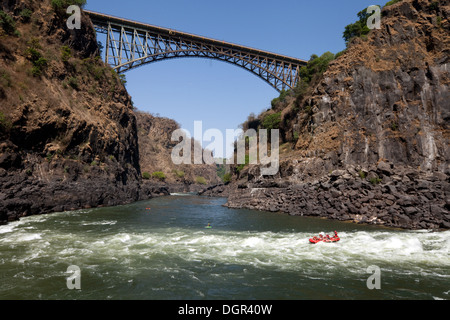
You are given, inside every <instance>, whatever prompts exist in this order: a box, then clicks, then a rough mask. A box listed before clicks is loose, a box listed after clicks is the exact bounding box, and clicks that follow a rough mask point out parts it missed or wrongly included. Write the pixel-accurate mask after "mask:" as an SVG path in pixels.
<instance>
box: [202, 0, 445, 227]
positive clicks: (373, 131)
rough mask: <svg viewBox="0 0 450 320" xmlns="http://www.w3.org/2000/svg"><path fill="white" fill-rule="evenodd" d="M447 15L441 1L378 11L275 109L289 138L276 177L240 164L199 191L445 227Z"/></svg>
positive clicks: (304, 211)
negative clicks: (225, 180) (308, 84)
mask: <svg viewBox="0 0 450 320" xmlns="http://www.w3.org/2000/svg"><path fill="white" fill-rule="evenodd" d="M449 13H450V6H449V3H448V1H428V0H404V1H400V2H399V3H396V4H393V5H390V6H386V7H384V8H383V10H382V21H381V29H380V30H372V31H371V32H370V33H369V35H368V36H367V38H355V39H353V40H352V41H351V43H350V44H349V46H348V48H347V50H346V51H345V52H344V53H343V54H342V55H341V56H340V57H339V58H337V59H336V60H334V61H332V62H331V63H330V65H329V67H328V70H327V71H326V72H325V73H324V75H323V77H322V78H321V81H319V82H318V83H317V84H316V85H315V86H314V87H313V88H310V90H309V92H308V93H307V94H306V95H303V96H300V97H294V98H289V99H286V102H285V103H284V104H283V105H282V106H281V107H279V109H278V110H277V111H279V112H280V113H281V115H282V119H281V128H280V129H281V131H282V134H281V136H283V137H286V138H285V140H284V141H282V143H285V145H289V141H295V142H294V143H292V148H291V150H290V151H288V152H282V154H281V161H280V163H281V166H280V172H279V174H278V175H277V176H274V177H263V176H261V175H260V174H259V168H258V167H255V166H248V167H247V168H246V169H244V170H242V171H240V172H235V173H236V174H235V176H234V179H233V182H232V183H231V184H230V185H229V186H227V187H224V186H220V187H218V188H216V189H210V190H207V191H205V193H204V194H205V195H206V194H213V195H219V194H226V195H227V196H228V203H227V205H228V206H229V207H233V208H241V207H245V208H252V209H259V210H269V211H282V212H286V213H289V214H292V215H312V216H321V217H327V218H332V219H339V220H351V221H356V222H366V223H373V224H381V225H386V226H393V227H402V228H412V229H418V228H425V229H439V228H447V229H448V228H450V213H449V209H450V185H449V183H450V162H449V161H450V148H449V146H450V144H449V138H450V130H449V123H450V90H449V84H450V74H449V71H450V69H449V67H450V66H449V63H450V60H449V59H450V43H449V42H450V41H449V40H450V32H449V31H450V24H449ZM293 110H295V111H293ZM294 137H298V139H295V138H294ZM217 190H219V191H220V192H217Z"/></svg>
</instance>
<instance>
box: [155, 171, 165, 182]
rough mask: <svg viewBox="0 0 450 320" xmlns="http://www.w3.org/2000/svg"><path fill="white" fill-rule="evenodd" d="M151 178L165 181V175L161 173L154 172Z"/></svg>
mask: <svg viewBox="0 0 450 320" xmlns="http://www.w3.org/2000/svg"><path fill="white" fill-rule="evenodd" d="M152 178H154V179H158V180H160V181H164V180H166V175H165V174H164V173H163V172H161V171H156V172H153V173H152Z"/></svg>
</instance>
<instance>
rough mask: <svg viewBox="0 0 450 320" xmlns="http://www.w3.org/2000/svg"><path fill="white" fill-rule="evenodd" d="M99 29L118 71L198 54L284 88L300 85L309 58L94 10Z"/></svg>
mask: <svg viewBox="0 0 450 320" xmlns="http://www.w3.org/2000/svg"><path fill="white" fill-rule="evenodd" d="M85 13H87V14H88V15H89V16H90V18H91V20H92V22H93V24H94V27H95V28H96V30H97V32H101V33H105V34H106V38H107V39H106V52H105V59H106V62H107V63H108V64H110V65H111V66H112V67H113V68H114V69H116V70H117V72H119V73H120V72H125V71H128V70H130V69H133V68H136V67H139V66H142V65H144V64H148V63H152V62H156V61H161V60H165V59H173V58H182V57H199V58H210V59H216V60H221V61H224V62H228V63H232V64H234V65H237V66H239V67H242V68H244V69H246V70H247V71H250V72H252V73H253V74H255V75H257V76H258V77H260V78H262V79H263V80H265V81H266V82H268V83H269V84H270V85H271V86H273V87H274V88H275V89H276V90H278V91H281V90H283V89H286V88H294V87H295V86H296V85H297V82H298V79H299V75H300V68H301V67H302V66H304V65H306V63H307V62H306V61H304V60H301V59H296V58H292V57H288V56H284V55H279V54H275V53H272V52H268V51H263V50H258V49H254V48H250V47H245V46H242V45H237V44H233V43H230V42H225V41H220V40H215V39H211V38H206V37H202V36H198V35H193V34H190V33H185V32H180V31H176V30H172V29H167V28H162V27H157V26H153V25H149V24H144V23H139V22H135V21H131V20H127V19H122V18H118V17H114V16H109V15H104V14H101V13H96V12H92V11H85Z"/></svg>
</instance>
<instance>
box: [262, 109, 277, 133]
mask: <svg viewBox="0 0 450 320" xmlns="http://www.w3.org/2000/svg"><path fill="white" fill-rule="evenodd" d="M280 123H281V112H277V113H273V114H269V115H267V116H265V117H264V119H263V122H262V125H263V127H264V128H265V129H268V130H271V129H279V128H280Z"/></svg>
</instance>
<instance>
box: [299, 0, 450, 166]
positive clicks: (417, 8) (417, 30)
mask: <svg viewBox="0 0 450 320" xmlns="http://www.w3.org/2000/svg"><path fill="white" fill-rule="evenodd" d="M433 4H435V5H433ZM448 14H449V5H448V2H447V1H440V2H436V1H425V0H423V1H401V2H400V3H397V4H395V5H391V6H388V7H385V8H384V9H383V17H382V29H381V30H373V31H372V32H371V33H370V34H369V36H368V39H367V40H362V39H356V40H355V41H354V43H353V44H351V45H350V47H349V48H348V50H347V52H346V53H345V54H343V55H342V56H341V57H340V58H338V59H337V60H335V61H334V62H332V63H331V65H330V67H329V69H328V71H327V72H326V73H325V75H324V78H323V81H322V82H321V83H320V84H319V85H318V86H317V87H316V88H315V90H314V92H313V94H312V95H311V96H310V97H307V98H306V99H305V100H304V101H303V104H304V106H305V105H307V106H310V108H311V110H312V113H313V114H312V116H311V117H310V118H309V119H308V120H309V123H307V124H305V123H304V122H303V121H304V119H302V117H301V116H298V117H297V119H294V120H293V121H292V123H291V126H292V128H296V129H297V130H298V131H299V132H300V133H301V134H300V139H299V140H298V142H297V148H298V149H299V150H302V151H305V152H307V153H310V154H311V153H314V154H316V155H325V154H329V156H330V157H334V158H336V160H337V161H338V164H339V163H340V164H342V165H344V166H345V165H362V166H369V165H372V164H374V163H377V162H378V161H380V160H385V161H386V160H387V161H389V162H392V163H395V164H403V165H407V166H410V167H414V168H418V169H420V170H423V171H440V172H446V173H449V172H450V162H449V161H450V149H449V143H448V142H449V137H450V136H449V126H448V123H449V120H450V103H449V101H450V91H449V81H450V78H449V62H450V61H449V56H450V55H449V53H450V52H449V50H450V33H449V21H448ZM302 120H303V121H302Z"/></svg>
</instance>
